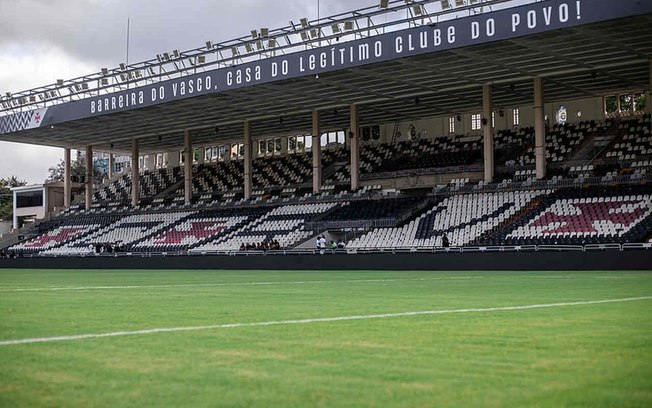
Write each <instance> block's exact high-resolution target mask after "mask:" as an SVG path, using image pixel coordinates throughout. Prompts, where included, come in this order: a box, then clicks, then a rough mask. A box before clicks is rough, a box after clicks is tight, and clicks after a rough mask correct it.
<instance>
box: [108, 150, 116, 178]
mask: <svg viewBox="0 0 652 408" xmlns="http://www.w3.org/2000/svg"><path fill="white" fill-rule="evenodd" d="M114 166H115V158H114V157H113V153H110V154H109V178H110V179H111V178H113V167H114Z"/></svg>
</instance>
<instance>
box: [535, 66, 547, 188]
mask: <svg viewBox="0 0 652 408" xmlns="http://www.w3.org/2000/svg"><path fill="white" fill-rule="evenodd" d="M543 109H544V105H543V79H541V78H539V77H535V78H534V158H535V162H536V173H537V179H542V178H544V177H546V125H545V123H544V112H543Z"/></svg>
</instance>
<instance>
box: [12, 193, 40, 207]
mask: <svg viewBox="0 0 652 408" xmlns="http://www.w3.org/2000/svg"><path fill="white" fill-rule="evenodd" d="M42 205H43V191H42V190H41V191H26V192H24V193H16V208H25V207H41V206H42Z"/></svg>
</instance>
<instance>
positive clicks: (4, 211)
mask: <svg viewBox="0 0 652 408" xmlns="http://www.w3.org/2000/svg"><path fill="white" fill-rule="evenodd" d="M26 184H27V182H26V181H24V180H19V179H18V177H16V176H11V177H7V178H4V179H0V220H2V221H10V220H12V219H13V217H14V205H13V194H12V193H11V188H12V187H21V186H24V185H26Z"/></svg>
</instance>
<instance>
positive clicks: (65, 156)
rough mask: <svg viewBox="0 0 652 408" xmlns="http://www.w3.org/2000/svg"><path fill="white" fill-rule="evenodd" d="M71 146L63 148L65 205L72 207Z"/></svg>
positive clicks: (65, 206)
mask: <svg viewBox="0 0 652 408" xmlns="http://www.w3.org/2000/svg"><path fill="white" fill-rule="evenodd" d="M70 176H72V174H70V148H68V147H66V148H65V149H63V207H64V208H70V195H71V188H70V186H71V184H70Z"/></svg>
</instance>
